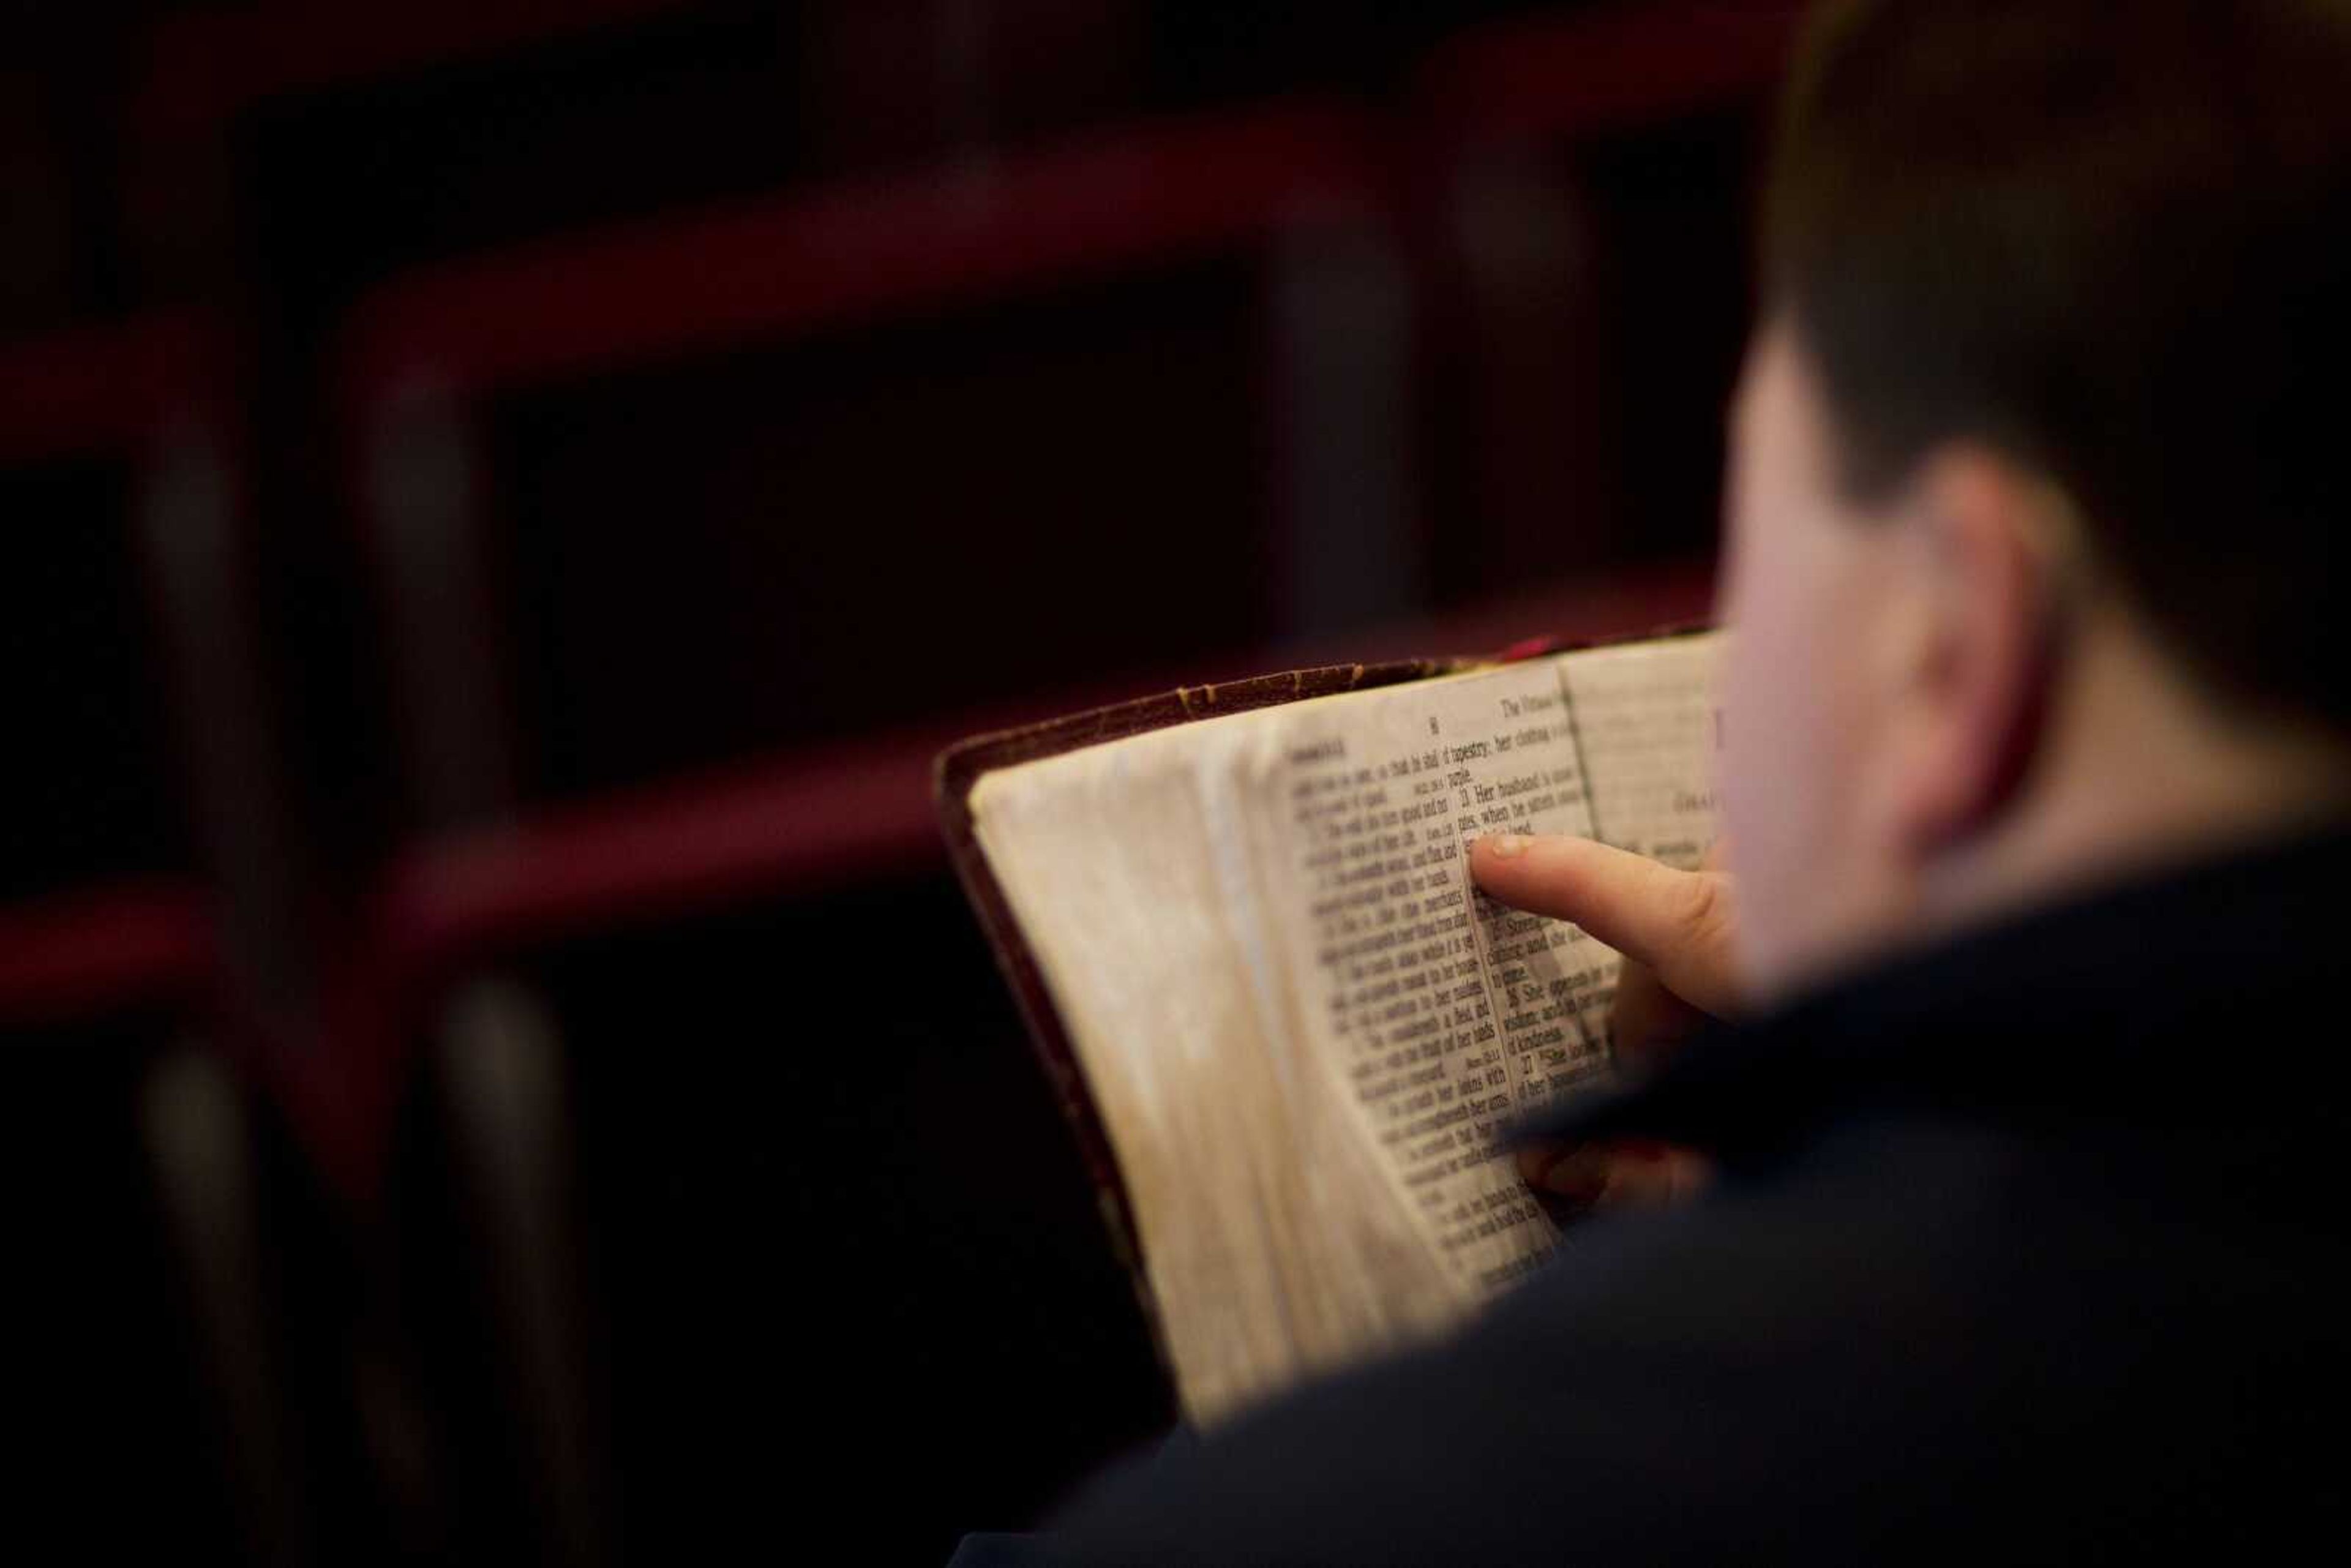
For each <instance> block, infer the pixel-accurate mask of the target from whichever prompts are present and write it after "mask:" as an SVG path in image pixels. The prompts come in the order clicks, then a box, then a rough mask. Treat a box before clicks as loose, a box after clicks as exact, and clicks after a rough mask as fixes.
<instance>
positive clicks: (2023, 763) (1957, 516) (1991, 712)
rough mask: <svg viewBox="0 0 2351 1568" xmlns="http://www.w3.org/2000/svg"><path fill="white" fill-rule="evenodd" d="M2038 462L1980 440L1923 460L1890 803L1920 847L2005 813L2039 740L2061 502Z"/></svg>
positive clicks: (1905, 542) (1892, 671)
mask: <svg viewBox="0 0 2351 1568" xmlns="http://www.w3.org/2000/svg"><path fill="white" fill-rule="evenodd" d="M2061 505H2062V501H2061V498H2060V497H2058V496H2057V495H2056V493H2055V492H2054V491H2053V489H2052V488H2051V486H2048V485H2047V484H2046V483H2045V482H2043V481H2042V480H2041V479H2040V478H2039V477H2038V476H2035V475H2034V474H2032V472H2031V471H2029V470H2026V469H2024V468H2022V467H2020V466H2018V465H2015V464H2013V463H2011V462H2010V461H2009V460H2008V459H2006V458H2004V457H2002V456H2001V455H1998V454H1996V453H1993V452H1990V451H1987V450H1985V449H1983V448H1980V447H1973V446H1955V447H1951V448H1948V449H1945V450H1943V451H1940V452H1938V453H1935V454H1933V455H1930V456H1929V457H1928V459H1927V461H1926V462H1925V463H1923V464H1922V465H1920V468H1919V470H1918V473H1917V477H1916V478H1915V480H1914V481H1913V484H1912V486H1911V487H1910V490H1909V493H1908V495H1907V497H1906V500H1905V503H1904V505H1903V506H1902V507H1901V508H1900V516H1899V517H1898V518H1896V519H1895V520H1894V526H1895V527H1896V528H1898V529H1899V530H1900V533H1901V537H1900V538H1899V540H1898V541H1897V549H1896V575H1897V577H1898V579H1899V581H1898V584H1897V585H1896V588H1895V591H1896V594H1897V595H1898V597H1899V600H1900V601H1901V605H1902V610H1901V612H1899V613H1896V614H1895V615H1893V616H1891V617H1889V622H1890V624H1891V626H1892V628H1893V631H1892V632H1891V636H1890V641H1891V644H1892V645H1891V647H1890V648H1889V649H1888V650H1887V651H1886V653H1887V656H1886V659H1885V661H1884V663H1883V664H1881V666H1880V667H1881V670H1882V671H1883V672H1884V674H1885V675H1886V679H1887V680H1888V681H1889V682H1890V686H1891V689H1890V690H1889V691H1887V693H1886V697H1887V700H1888V704H1889V710H1888V711H1889V712H1890V715H1891V718H1892V726H1891V733H1890V735H1889V737H1888V738H1889V741H1890V744H1889V745H1888V746H1887V747H1886V752H1885V754H1884V757H1883V763H1884V767H1885V773H1884V775H1883V776H1882V778H1881V780H1880V782H1881V784H1882V786H1883V790H1884V792H1883V793H1882V794H1881V796H1880V804H1881V806H1882V807H1883V809H1884V811H1885V817H1884V822H1885V825H1886V829H1887V831H1889V833H1890V835H1891V836H1892V838H1893V840H1894V841H1895V845H1896V848H1897V849H1898V850H1899V851H1900V852H1902V853H1903V854H1904V855H1905V856H1906V857H1907V858H1910V859H1912V860H1923V859H1924V858H1926V857H1928V856H1929V855H1931V854H1933V853H1935V852H1937V851H1938V850H1940V849H1942V848H1944V847H1945V846H1947V845H1949V844H1952V843H1954V842H1957V841H1962V840H1965V839H1968V838H1970V837H1971V836H1973V835H1975V834H1976V833H1978V832H1980V831H1983V830H1984V829H1985V828H1986V827H1987V826H1988V825H1990V824H1991V823H1992V822H1994V821H1997V820H1998V819H1999V817H2000V816H2001V812H2002V811H2003V810H2004V809H2005V808H2006V807H2007V806H2008V804H2009V803H2010V801H2011V799H2012V797H2013V796H2014V794H2015V792H2016V789H2017V788H2018V786H2019V784H2020V782H2021V781H2022V777H2023V775H2024V772H2025V770H2026V768H2027V767H2028V766H2029V764H2030V762H2031V760H2032V756H2033V754H2034V752H2035V750H2036V749H2037V748H2038V747H2039V746H2040V745H2041V743H2042V737H2043V727H2044V721H2045V717H2046V716H2045V713H2044V706H2045V703H2046V700H2047V697H2048V693H2049V682H2050V674H2051V672H2050V668H2049V660H2050V653H2051V637H2052V630H2053V612H2054V609H2055V606H2056V603H2057V599H2058V595H2057V591H2056V590H2057V586H2058V585H2057V583H2056V581H2055V574H2056V572H2057V571H2058V570H2061V565H2062V563H2060V562H2059V561H2057V560H2055V559H2053V553H2052V551H2051V549H2050V548H2049V541H2050V538H2051V533H2052V528H2053V522H2052V518H2051V517H2050V516H2049V515H2048V514H2049V512H2050V510H2051V508H2052V507H2058V506H2061Z"/></svg>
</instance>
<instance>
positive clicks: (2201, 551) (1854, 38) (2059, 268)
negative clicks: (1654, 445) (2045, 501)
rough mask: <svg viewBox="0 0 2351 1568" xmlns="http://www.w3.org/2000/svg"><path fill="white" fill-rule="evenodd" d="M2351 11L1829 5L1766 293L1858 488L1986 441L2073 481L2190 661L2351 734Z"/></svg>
mask: <svg viewBox="0 0 2351 1568" xmlns="http://www.w3.org/2000/svg"><path fill="white" fill-rule="evenodd" d="M2346 12H2351V5H2346V4H2344V3H2329V0H2207V3H2199V4H2190V3H2188V0H2137V3H2135V4H2131V5H2119V4H2101V3H2092V0H1856V3H1851V4H1842V5H1826V6H1823V7H1822V8H1821V9H1820V10H1819V11H1818V12H1817V13H1816V14H1815V15H1814V16H1813V18H1812V21H1811V23H1810V26H1809V27H1808V29H1807V33H1806V37H1805V40H1804V44H1803V47H1802V49H1801V51H1800V54H1799V58H1798V62H1797V65H1796V68H1795V71H1794V74H1793V77H1792V80H1791V83H1790V86H1789V89H1788V93H1787V96H1786V99H1785V100H1784V102H1783V106H1782V122H1781V126H1780V130H1779V136H1778V141H1777V145H1776V148H1775V152H1774V158H1773V162H1772V167H1771V175H1770V179H1769V182H1768V183H1767V186H1766V190H1765V197H1764V213H1763V235H1762V252H1763V255H1762V261H1763V280H1762V281H1763V289H1764V297H1765V298H1764V304H1765V308H1766V309H1767V310H1770V311H1773V312H1777V313H1781V314H1782V315H1784V316H1785V318H1786V319H1788V320H1789V321H1790V322H1791V324H1792V327H1793V329H1794V332H1795V336H1796V339H1797V340H1798V342H1799V343H1800V344H1801V345H1802V348H1803V350H1805V352H1806V353H1807V355H1808V357H1809V358H1810V359H1811V360H1812V361H1813V364H1814V366H1815V367H1816V369H1817V371H1818V372H1819V374H1820V376H1821V378H1822V381H1823V385H1824V387H1825V389H1826V394H1827V398H1828V402H1829V404H1830V407H1831V410H1832V415H1833V419H1834V423H1835V425H1836V428H1837V434H1838V438H1839V446H1840V449H1841V453H1842V455H1843V456H1844V459H1845V460H1846V474H1845V477H1846V480H1847V482H1848V486H1849V487H1850V488H1852V489H1853V490H1855V492H1856V493H1859V494H1863V495H1865V496H1867V495H1870V494H1873V493H1874V494H1876V495H1880V496H1882V495H1883V494H1885V493H1886V491H1888V490H1889V489H1890V488H1891V487H1893V486H1896V485H1898V484H1899V482H1900V481H1901V480H1902V479H1903V477H1904V476H1906V475H1907V474H1908V473H1909V472H1910V471H1911V470H1912V468H1913V467H1914V466H1915V465H1916V464H1917V461H1918V459H1920V458H1921V457H1922V456H1924V455H1926V453H1927V452H1928V450H1929V449H1930V448H1931V447H1932V446H1934V445H1935V444H1938V443H1940V442H1942V441H1945V440H1949V439H1955V438H1970V439H1976V440H1980V441H1984V442H1987V443H1990V444H1993V445H1995V446H1997V447H1999V448H2000V449H2001V450H2004V451H2006V452H2007V453H2009V454H2010V455H2011V456H2013V457H2015V458H2017V459H2018V460H2020V461H2022V462H2025V463H2028V464H2030V465H2033V466H2035V467H2037V468H2039V469H2041V470H2042V471H2043V472H2045V473H2047V474H2048V475H2049V476H2051V477H2052V478H2053V479H2054V480H2055V481H2056V482H2058V483H2059V484H2061V485H2062V486H2064V487H2065V488H2066V489H2067V491H2068V492H2069V493H2070V494H2071V496H2072V497H2073V499H2074V502H2075V503H2076V504H2077V505H2078V506H2079V507H2080V508H2081V510H2082V512H2083V514H2084V517H2085V519H2086V520H2087V526H2088V528H2089V530H2090V534H2091V538H2092V540H2093V542H2094V548H2095V549H2097V550H2098V552H2099V553H2100V555H2101V557H2102V559H2104V560H2105V562H2106V563H2107V564H2108V566H2109V567H2110V568H2111V569H2112V570H2114V571H2115V573H2116V575H2117V576H2118V577H2119V578H2120V579H2121V580H2123V582H2124V583H2125V585H2126V589H2127V591H2130V592H2131V593H2132V594H2133V596H2134V597H2135V599H2136V601H2137V602H2138V603H2139V604H2140V605H2141V607H2142V609H2143V611H2144V612H2145V613H2146V614H2147V617H2148V619H2149V621H2150V622H2152V623H2153V624H2154V625H2155V626H2156V627H2157V629H2158V632H2159V634H2161V635H2163V636H2164V637H2165V638H2167V640H2168V643H2170V645H2171V646H2172V648H2173V650H2174V652H2175V653H2176V654H2177V655H2178V656H2179V657H2180V658H2181V660H2182V661H2183V663H2184V664H2186V665H2187V666H2188V667H2189V668H2190V669H2191V670H2194V671H2197V672H2199V673H2200V674H2202V675H2203V676H2204V677H2206V678H2207V681H2208V684H2210V685H2213V686H2216V687H2218V688H2220V690H2221V691H2222V692H2224V693H2225V694H2226V695H2229V696H2231V697H2233V698H2235V699H2238V700H2248V701H2252V702H2255V703H2259V704H2262V705H2263V706H2271V707H2275V708H2280V709H2283V710H2287V711H2294V712H2299V713H2302V714H2304V715H2306V716H2314V717H2318V718H2320V719H2323V720H2324V721H2325V722H2326V723H2328V724H2329V725H2331V726H2334V727H2337V728H2351V694H2346V680H2345V671H2344V655H2343V653H2342V652H2341V650H2342V649H2343V648H2344V647H2346V645H2351V637H2346V635H2345V634H2344V632H2342V631H2340V630H2338V629H2337V628H2336V627H2335V626H2334V625H2332V624H2331V623H2330V621H2331V618H2332V617H2333V616H2335V615H2338V614H2351V605H2343V606H2338V605H2337V604H2336V603H2335V594H2336V592H2337V591H2338V590H2339V588H2340V587H2341V586H2342V585H2341V584H2340V583H2339V582H2338V580H2337V578H2336V574H2335V570H2334V565H2335V538H2336V535H2337V533H2338V531H2339V530H2340V529H2341V528H2342V527H2343V526H2344V524H2345V522H2346V498H2351V465H2347V464H2351V441H2346V435H2347V434H2351V432H2347V431H2346V427H2345V423H2344V420H2345V415H2344V413H2342V412H2341V408H2342V404H2343V402H2345V401H2346V400H2344V399H2343V398H2342V397H2341V392H2340V389H2341V388H2342V387H2343V385H2344V383H2345V382H2346V380H2351V16H2346Z"/></svg>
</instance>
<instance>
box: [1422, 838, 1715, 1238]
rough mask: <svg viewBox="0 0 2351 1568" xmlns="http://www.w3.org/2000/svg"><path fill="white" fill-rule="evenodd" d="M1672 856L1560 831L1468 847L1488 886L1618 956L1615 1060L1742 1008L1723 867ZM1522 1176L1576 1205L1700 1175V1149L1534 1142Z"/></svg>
mask: <svg viewBox="0 0 2351 1568" xmlns="http://www.w3.org/2000/svg"><path fill="white" fill-rule="evenodd" d="M1714 866H1715V859H1714V857H1712V856H1709V857H1708V869H1706V870H1702V871H1695V872H1688V871H1677V870H1676V869H1674V868H1673V867H1671V866H1667V865H1664V864H1661V863H1659V862H1656V861H1653V860H1650V859H1649V858H1647V857H1646V856H1645V855H1636V854H1634V853H1631V852H1628V851H1625V850H1619V849H1613V848H1611V847H1610V846H1608V845H1606V844H1603V843H1598V842H1595V841H1593V840H1590V839H1581V838H1574V837H1571V836H1568V835H1565V834H1532V835H1530V834H1523V833H1499V834H1489V835H1488V836H1486V837H1484V838H1481V839H1479V840H1477V841H1474V842H1473V843H1471V845H1470V846H1469V874H1470V875H1471V876H1472V877H1474V878H1475V879H1476V880H1477V883H1478V885H1479V887H1480V888H1482V889H1484V890H1485V892H1486V894H1487V895H1488V896H1489V897H1491V898H1493V899H1495V900H1497V901H1499V902H1500V903H1503V904H1510V906H1511V907H1513V908H1517V909H1523V910H1526V911H1527V912H1528V913H1530V914H1533V915H1549V916H1551V917H1552V918H1554V919H1559V920H1566V921H1570V922H1573V924H1574V925H1580V926H1582V927H1583V929H1584V930H1585V931H1587V932H1589V933H1591V934H1592V935H1593V936H1594V937H1597V938H1598V939H1599V940H1600V941H1602V942H1604V943H1606V944H1607V945H1608V946H1611V947H1614V948H1615V949H1616V950H1617V951H1618V952H1620V953H1622V954H1623V955H1624V956H1625V962H1624V967H1623V968H1622V969H1621V970H1620V971H1619V973H1618V975H1617V980H1616V996H1615V1000H1614V1004H1613V1006H1612V1008H1611V1009H1610V1012H1609V1032H1610V1034H1611V1036H1612V1037H1613V1038H1614V1041H1615V1046H1616V1058H1617V1061H1619V1062H1621V1063H1623V1064H1624V1065H1625V1066H1628V1067H1633V1068H1635V1069H1638V1068H1642V1067H1646V1066H1650V1065H1654V1064H1655V1063H1656V1061H1659V1060H1661V1059H1662V1058H1663V1057H1664V1056H1665V1055H1666V1054H1667V1053H1669V1052H1670V1051H1673V1050H1674V1049H1675V1048H1676V1047H1677V1046H1678V1045H1680V1044H1681V1042H1682V1041H1683V1040H1687V1038H1688V1037H1689V1036H1690V1035H1691V1034H1692V1033H1694V1032H1695V1031H1696V1030H1698V1026H1699V1025H1700V1024H1702V1023H1704V1022H1705V1021H1706V1020H1707V1019H1712V1018H1727V1017H1731V1016H1734V1015H1736V1014H1737V1013H1738V1012H1740V1010H1741V1009H1742V1007H1743V1004H1744V1000H1745V987H1744V984H1743V982H1742V980H1741V977H1740V967H1739V960H1738V952H1737V947H1736V944H1735V941H1734V934H1735V932H1736V930H1737V925H1736V921H1737V915H1736V900H1735V898H1734V897H1733V894H1732V886H1731V882H1730V878H1729V875H1727V874H1726V873H1723V872H1721V871H1719V870H1718V869H1714ZM1519 1171H1520V1175H1521V1176H1524V1177H1525V1178H1526V1181H1527V1183H1528V1185H1529V1186H1533V1187H1536V1188H1538V1189H1540V1190H1541V1191H1544V1192H1548V1193H1550V1194H1552V1195H1553V1196H1554V1197H1560V1198H1562V1199H1564V1200H1566V1202H1567V1203H1568V1204H1570V1205H1571V1206H1573V1207H1576V1208H1578V1209H1583V1208H1595V1207H1649V1206H1656V1205H1660V1204H1665V1203H1669V1202H1672V1201H1675V1200H1676V1199H1678V1198H1681V1197H1687V1196H1688V1195H1689V1194H1691V1193H1693V1192H1695V1191H1697V1190H1698V1187H1699V1186H1702V1185H1703V1184H1704V1182H1705V1180H1706V1176H1707V1165H1706V1161H1705V1159H1704V1158H1703V1157H1702V1156H1700V1155H1698V1154H1696V1153H1695V1152H1693V1151H1691V1150H1688V1149H1678V1148H1673V1147H1670V1146H1668V1145H1663V1144H1657V1143H1654V1142H1649V1141H1646V1140H1634V1139H1614V1140H1609V1141H1606V1142H1604V1143H1593V1144H1557V1143H1552V1144H1535V1145H1528V1146H1527V1147H1525V1148H1522V1149H1521V1150H1520V1152H1519Z"/></svg>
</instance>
